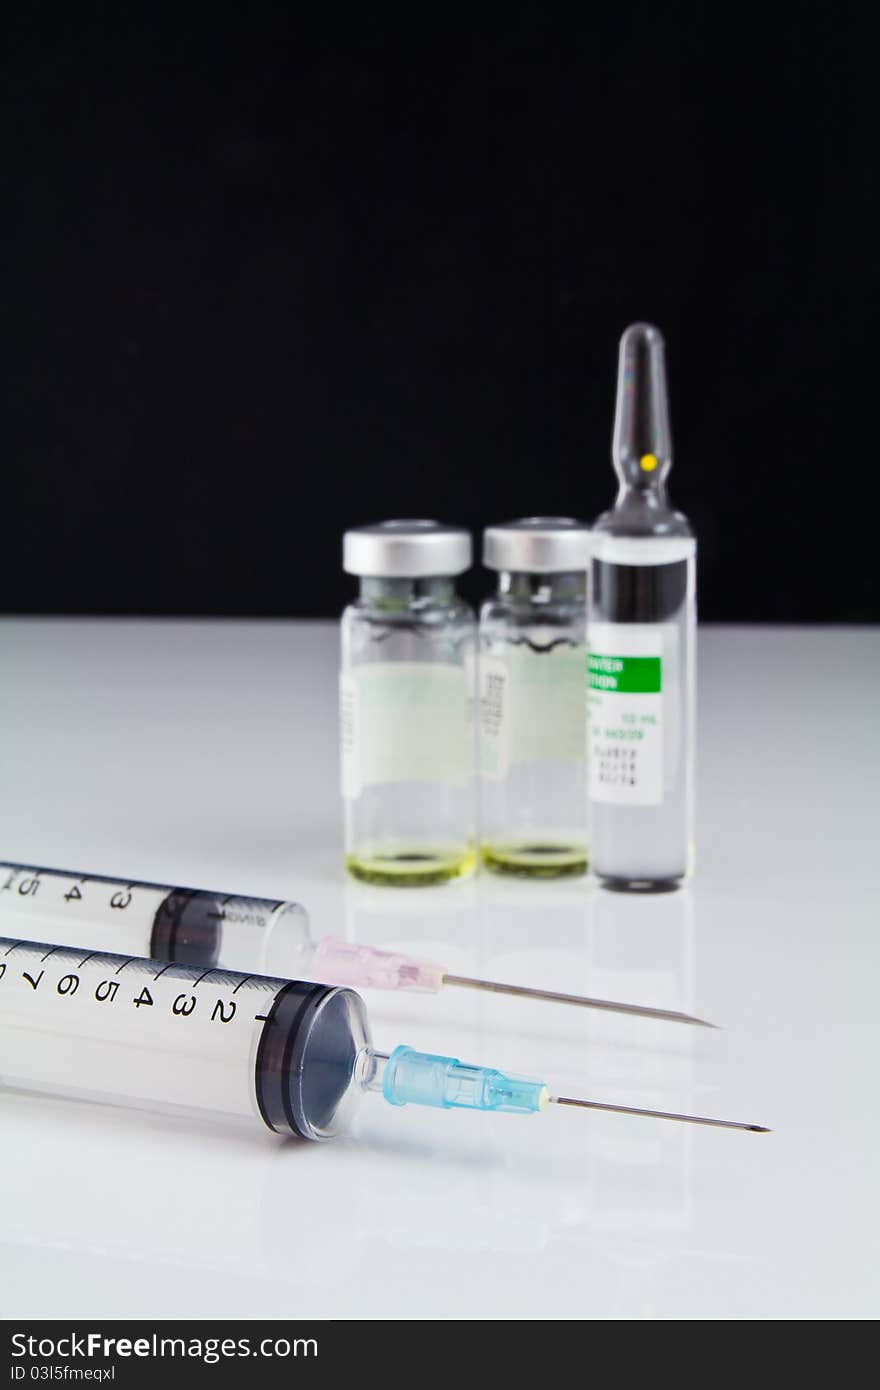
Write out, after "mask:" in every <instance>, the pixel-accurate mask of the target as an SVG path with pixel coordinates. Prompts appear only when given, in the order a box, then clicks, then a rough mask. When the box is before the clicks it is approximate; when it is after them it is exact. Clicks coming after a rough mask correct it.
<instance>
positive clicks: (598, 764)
mask: <svg viewBox="0 0 880 1390" xmlns="http://www.w3.org/2000/svg"><path fill="white" fill-rule="evenodd" d="M613 458H614V468H615V471H616V473H617V477H618V480H619V484H620V486H619V491H618V495H617V500H616V502H615V504H614V506H613V507H612V509H611V510H610V511H608V512H605V513H603V515H602V516H600V517H599V519H598V521H597V522H596V524H595V526H594V528H593V535H592V544H591V553H592V561H591V583H590V601H589V623H588V629H589V643H588V645H589V654H588V684H589V697H588V710H589V717H588V725H589V734H590V740H589V775H588V785H589V801H590V856H591V864H592V868H593V869H594V870H595V872H596V874H597V875H598V876H599V877H600V878H601V879H602V880H603V881H604V882H605V884H606V886H608V887H612V888H621V889H629V890H635V891H639V890H642V891H648V892H650V891H660V890H663V889H665V888H672V887H675V886H676V885H677V884H678V883H679V882H680V881H681V879H682V878H683V877H684V876H685V874H687V873H688V872H689V870H690V867H691V860H692V854H693V850H692V835H693V799H694V715H695V708H694V707H695V655H696V651H695V639H696V579H695V566H696V541H695V540H694V537H693V534H692V532H691V528H690V526H689V524H688V522H687V520H686V518H685V517H684V516H682V514H681V513H680V512H676V511H674V510H673V508H672V507H671V506H670V504H669V501H668V499H667V496H666V478H667V475H668V473H669V469H670V467H671V465H672V440H671V435H670V429H669V411H668V404H667V393H666V372H665V362H664V346H663V338H662V336H661V334H660V332H659V331H658V329H656V328H654V327H652V326H651V325H650V324H644V323H637V324H632V325H631V326H630V327H629V328H627V330H626V331H625V333H624V334H623V337H622V338H621V342H620V357H619V363H618V380H617V407H616V413H615V422H614V441H613Z"/></svg>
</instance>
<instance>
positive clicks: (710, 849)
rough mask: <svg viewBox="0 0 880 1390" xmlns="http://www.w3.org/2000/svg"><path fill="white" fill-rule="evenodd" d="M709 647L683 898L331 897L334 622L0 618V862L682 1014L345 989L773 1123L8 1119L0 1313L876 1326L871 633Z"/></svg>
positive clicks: (744, 635) (559, 890)
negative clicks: (787, 1321)
mask: <svg viewBox="0 0 880 1390" xmlns="http://www.w3.org/2000/svg"><path fill="white" fill-rule="evenodd" d="M699 651H700V668H699V670H700V675H699V690H700V728H699V807H698V846H697V848H698V866H697V877H696V878H695V880H694V882H693V884H692V885H691V886H690V887H689V888H688V889H687V890H686V891H684V892H681V893H677V894H671V895H668V896H663V897H657V898H652V899H641V898H631V897H625V896H621V895H616V894H610V893H607V892H605V891H603V890H600V889H598V888H596V887H595V885H593V884H592V883H589V882H585V881H583V880H581V881H570V882H564V881H562V882H558V883H549V884H541V885H536V884H528V883H520V882H505V881H502V880H499V879H493V878H489V877H483V878H480V879H479V880H476V881H473V882H471V883H466V884H454V885H450V886H447V887H445V888H432V889H421V890H408V891H407V890H399V889H398V890H382V889H378V888H366V887H364V886H361V885H357V884H352V883H347V882H346V881H345V879H344V875H343V873H342V871H341V868H340V811H339V801H338V794H337V785H338V773H337V750H336V695H335V689H336V634H335V631H334V628H333V626H332V625H330V624H327V623H299V624H292V623H269V622H267V623H247V624H245V623H219V622H201V623H194V622H135V621H131V622H117V621H98V620H96V621H84V622H80V621H67V622H61V621H55V620H27V621H25V620H5V621H3V622H0V669H2V673H3V675H2V682H0V785H2V798H0V859H10V860H14V861H18V862H22V863H32V864H43V865H46V866H60V867H65V868H73V869H79V870H82V871H83V872H96V873H106V874H108V875H117V876H119V875H122V876H127V877H130V878H142V879H148V880H152V881H154V882H155V881H158V882H169V883H176V882H180V883H183V884H186V885H196V886H202V887H205V888H212V889H222V890H225V891H229V892H246V893H253V894H259V895H264V896H274V897H297V898H299V899H301V900H302V901H303V902H304V903H305V904H306V905H307V906H308V908H309V910H310V913H311V916H312V923H313V927H314V930H315V933H316V934H319V935H320V934H323V933H325V932H326V933H333V934H335V935H345V934H347V935H349V936H351V937H352V938H355V939H358V940H363V941H369V942H373V943H376V944H381V945H394V946H399V947H402V948H405V949H408V950H410V951H411V952H412V953H414V954H416V953H417V954H420V955H423V956H425V957H427V958H429V959H434V960H440V961H442V962H443V963H444V964H446V965H447V966H448V967H449V968H450V969H454V970H457V971H459V972H461V973H473V974H483V975H488V976H494V977H495V978H499V979H508V980H512V981H519V982H526V983H535V984H542V985H544V986H546V987H549V988H553V987H556V988H561V989H571V990H589V992H591V993H593V994H599V995H602V994H604V995H607V996H611V997H617V998H622V999H630V1000H636V1001H641V1002H646V1003H654V1004H658V1005H664V1006H667V1007H671V1008H685V1009H693V1010H694V1011H696V1012H698V1013H701V1014H702V1015H703V1016H705V1017H708V1018H710V1019H713V1020H715V1021H717V1022H718V1023H721V1024H723V1025H724V1027H723V1030H722V1031H719V1032H710V1031H708V1030H702V1029H689V1028H683V1027H680V1026H676V1025H670V1024H659V1023H653V1022H644V1021H637V1020H629V1019H625V1018H620V1017H611V1016H602V1015H590V1014H587V1013H585V1012H582V1011H575V1010H565V1009H561V1008H560V1009H553V1008H550V1007H548V1006H546V1005H538V1004H528V1003H518V1002H517V1001H514V1000H510V999H505V998H495V997H488V996H479V995H475V994H474V995H472V994H470V993H469V992H466V991H463V990H461V991H457V992H456V991H453V990H451V989H450V990H447V991H446V992H445V993H444V994H442V995H441V996H439V997H437V998H433V997H427V998H406V997H401V996H389V995H383V994H380V993H376V992H371V993H370V994H369V996H368V1004H369V1007H370V1011H371V1016H372V1019H373V1031H374V1035H375V1038H376V1042H377V1045H379V1046H380V1047H385V1048H386V1050H387V1047H388V1045H394V1044H395V1043H397V1042H410V1043H413V1044H415V1045H416V1046H420V1047H424V1048H427V1049H429V1050H433V1051H447V1052H454V1053H455V1055H457V1056H460V1057H463V1058H465V1059H466V1060H469V1061H479V1062H485V1063H490V1064H494V1065H498V1066H502V1067H506V1068H508V1069H510V1070H514V1071H518V1072H521V1073H525V1074H528V1075H535V1076H542V1077H543V1078H545V1079H546V1080H547V1081H548V1082H549V1083H550V1085H551V1087H552V1088H554V1089H558V1090H560V1091H562V1092H563V1093H565V1092H568V1093H573V1094H583V1095H588V1096H591V1097H593V1098H596V1099H604V1100H610V1101H618V1102H623V1103H626V1102H632V1103H635V1104H643V1105H651V1106H657V1107H661V1108H664V1109H670V1110H699V1111H701V1112H702V1113H710V1114H717V1115H721V1116H727V1117H730V1118H735V1119H743V1120H751V1121H757V1122H763V1123H766V1124H768V1125H771V1126H773V1130H774V1132H773V1133H772V1134H767V1135H754V1134H747V1133H736V1132H727V1131H723V1130H703V1129H694V1128H690V1127H687V1126H679V1125H675V1124H671V1123H667V1124H664V1123H661V1122H657V1121H650V1120H642V1119H631V1118H624V1117H620V1118H618V1117H616V1116H613V1115H600V1114H588V1113H586V1112H576V1111H567V1110H559V1109H557V1108H555V1107H554V1108H551V1111H550V1112H548V1113H547V1114H545V1115H543V1116H541V1117H537V1116H532V1117H528V1118H518V1117H514V1116H504V1115H474V1114H469V1113H467V1112H457V1111H452V1112H442V1111H422V1110H418V1109H415V1108H413V1107H411V1106H410V1107H407V1108H406V1109H403V1110H394V1109H391V1108H390V1107H388V1106H386V1105H384V1104H383V1103H382V1102H381V1101H380V1100H379V1099H378V1098H374V1097H370V1098H368V1099H367V1100H365V1102H364V1104H363V1106H362V1108H361V1111H360V1115H359V1117H358V1119H357V1121H356V1125H355V1129H354V1131H353V1133H352V1134H351V1135H350V1136H349V1137H346V1138H344V1139H341V1140H339V1141H337V1142H336V1143H335V1144H319V1145H314V1144H313V1145H306V1144H297V1143H294V1142H287V1143H285V1142H283V1141H281V1140H278V1139H276V1138H275V1137H274V1136H272V1135H271V1134H269V1133H268V1131H263V1130H261V1129H260V1128H259V1127H257V1126H255V1128H254V1132H253V1134H252V1135H251V1134H248V1133H244V1134H242V1133H238V1132H236V1131H229V1132H226V1131H224V1130H221V1129H215V1128H211V1127H209V1126H207V1125H206V1126H204V1127H203V1128H200V1127H198V1126H196V1125H191V1124H189V1123H188V1122H185V1121H182V1120H180V1119H175V1118H171V1117H162V1116H153V1115H147V1114H144V1113H142V1112H135V1111H127V1110H121V1109H113V1108H110V1107H99V1106H93V1105H90V1104H84V1103H75V1102H72V1101H66V1100H46V1099H38V1098H35V1097H31V1096H24V1095H14V1094H12V1093H9V1092H6V1093H5V1094H2V1095H0V1115H2V1160H0V1161H2V1200H0V1306H2V1310H3V1315H4V1316H5V1317H7V1318H12V1317H29V1316H30V1317H34V1316H37V1317H63V1316H68V1317H80V1318H83V1317H96V1316H101V1317H104V1318H107V1317H145V1318H159V1317H188V1316H208V1317H217V1318H225V1317H247V1318H250V1317H279V1316H284V1317H307V1316H316V1317H336V1318H345V1317H377V1318H383V1317H395V1316H400V1317H472V1316H489V1317H502V1318H512V1317H528V1316H533V1317H539V1318H552V1317H562V1318H584V1317H589V1318H593V1317H625V1318H630V1317H706V1318H718V1317H734V1318H755V1317H821V1316H828V1317H876V1316H877V1314H878V1312H880V1260H878V1254H880V1251H878V1231H880V1222H878V1207H880V1196H878V1183H877V1179H876V1174H877V1163H878V1141H880V1115H878V1106H877V1081H876V1061H877V1038H878V1025H877V1014H878V1011H877V1003H876V1000H877V995H878V988H880V983H878V981H880V921H878V916H880V914H878V904H880V891H878V862H880V849H878V839H877V829H878V817H877V809H876V808H877V796H878V787H880V735H878V697H877V691H878V688H880V633H878V632H877V631H876V630H850V631H840V630H828V629H826V630H814V631H792V630H784V629H770V628H764V629H742V628H741V629H735V628H715V629H712V628H709V629H702V630H701V633H700V647H699ZM74 944H79V943H74ZM0 1074H2V1058H0Z"/></svg>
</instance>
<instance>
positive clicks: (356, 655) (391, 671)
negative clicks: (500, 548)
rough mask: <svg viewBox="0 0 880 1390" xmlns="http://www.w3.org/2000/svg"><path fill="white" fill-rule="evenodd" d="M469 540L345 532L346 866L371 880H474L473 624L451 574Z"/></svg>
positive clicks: (388, 525) (465, 561)
mask: <svg viewBox="0 0 880 1390" xmlns="http://www.w3.org/2000/svg"><path fill="white" fill-rule="evenodd" d="M471 552H472V547H471V537H470V535H469V534H468V532H467V531H463V530H460V529H459V528H457V527H452V526H443V525H440V524H439V523H437V522H435V521H385V522H381V523H380V524H379V525H376V526H363V527H359V528H358V529H357V530H352V531H347V532H346V534H345V538H344V544H343V565H344V568H345V570H346V571H347V572H348V573H349V574H355V575H357V576H358V577H359V579H360V593H359V595H358V598H357V599H356V600H355V602H354V603H352V604H351V605H350V606H349V607H348V608H347V609H346V610H345V612H344V614H343V617H342V673H341V689H340V709H341V743H342V794H343V799H344V806H345V862H346V865H347V867H348V869H349V872H350V873H352V874H353V875H354V877H355V878H359V879H363V880H365V881H366V882H369V883H379V884H389V885H391V884H393V885H402V886H417V885H425V884H433V883H442V882H445V881H446V880H448V879H452V878H458V877H460V876H462V875H466V874H469V873H472V872H473V869H474V867H475V863H476V849H475V839H476V830H475V805H474V803H475V778H474V755H475V735H474V729H473V681H474V654H475V642H476V634H475V621H474V615H473V612H472V610H471V609H470V608H469V607H468V605H467V604H466V603H465V602H464V601H463V600H462V599H461V598H460V597H459V596H458V594H457V593H456V588H455V577H456V576H457V575H459V574H461V573H462V572H463V571H464V570H466V569H468V568H469V567H470V564H471Z"/></svg>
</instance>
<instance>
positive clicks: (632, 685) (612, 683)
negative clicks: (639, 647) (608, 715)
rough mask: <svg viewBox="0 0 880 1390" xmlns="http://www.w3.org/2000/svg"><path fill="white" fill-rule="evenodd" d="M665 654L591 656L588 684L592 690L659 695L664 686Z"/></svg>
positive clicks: (591, 653)
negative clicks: (663, 667) (663, 663)
mask: <svg viewBox="0 0 880 1390" xmlns="http://www.w3.org/2000/svg"><path fill="white" fill-rule="evenodd" d="M661 662H662V658H661V657H659V656H599V655H598V653H596V652H590V654H589V656H588V657H587V684H588V685H589V686H590V688H591V689H592V690H609V691H619V692H620V694H622V695H657V694H659V692H660V690H662V688H663V685H662V669H661Z"/></svg>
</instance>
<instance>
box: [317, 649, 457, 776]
mask: <svg viewBox="0 0 880 1390" xmlns="http://www.w3.org/2000/svg"><path fill="white" fill-rule="evenodd" d="M340 718H341V745H342V794H343V796H344V797H346V798H349V799H351V798H354V797H357V796H359V795H360V793H361V792H362V791H363V790H364V788H365V787H371V786H376V785H378V784H379V783H383V782H435V783H436V782H440V783H444V784H446V785H453V786H462V785H464V783H465V781H466V780H467V777H468V775H469V774H470V771H471V764H472V757H471V756H469V748H470V740H469V738H468V689H467V674H466V672H465V670H464V668H463V667H462V666H453V665H451V664H444V663H441V662H429V661H383V662H379V661H376V662H366V663H365V664H364V665H363V666H357V667H355V668H354V669H353V670H351V671H349V672H348V673H347V674H346V675H345V676H343V677H342V682H341V703H340Z"/></svg>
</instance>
